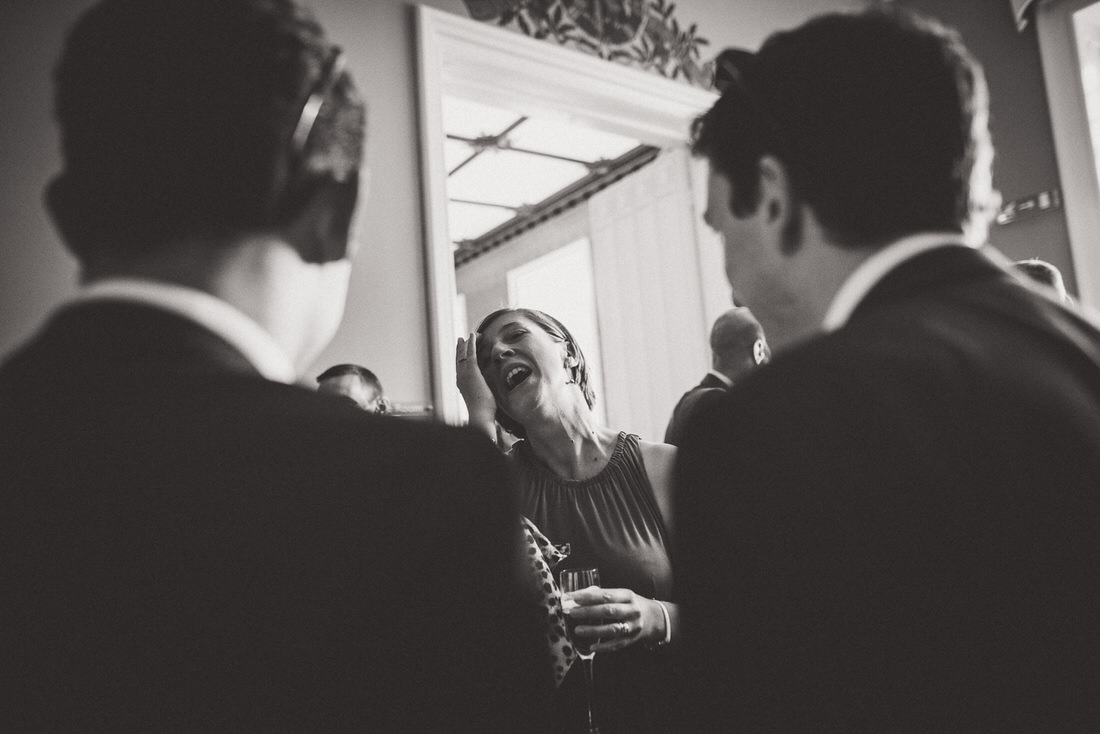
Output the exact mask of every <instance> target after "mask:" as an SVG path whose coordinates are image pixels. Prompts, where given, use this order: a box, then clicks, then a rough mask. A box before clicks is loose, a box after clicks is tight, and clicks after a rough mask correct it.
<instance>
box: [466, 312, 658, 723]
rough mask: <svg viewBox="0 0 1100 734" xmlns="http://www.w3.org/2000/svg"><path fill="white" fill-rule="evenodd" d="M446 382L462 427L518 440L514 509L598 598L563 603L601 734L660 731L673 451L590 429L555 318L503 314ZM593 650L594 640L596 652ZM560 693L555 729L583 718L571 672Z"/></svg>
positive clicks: (577, 374)
mask: <svg viewBox="0 0 1100 734" xmlns="http://www.w3.org/2000/svg"><path fill="white" fill-rule="evenodd" d="M456 359H457V368H458V383H459V389H460V390H461V392H462V396H463V398H464V399H465V401H466V405H467V407H468V409H469V412H470V422H471V425H475V426H480V427H482V428H486V429H487V430H488V431H489V432H492V430H493V429H492V428H491V427H492V426H493V425H494V420H495V421H496V422H497V423H499V424H500V425H501V427H502V428H503V429H504V430H506V431H508V432H509V433H511V434H513V435H514V436H516V437H517V438H519V439H520V440H519V441H517V442H516V444H515V445H514V446H513V447H512V449H511V450H510V452H509V455H510V456H511V457H512V461H514V462H515V464H516V466H517V469H518V476H519V477H520V481H519V492H520V511H521V512H522V513H523V514H524V515H525V516H527V517H528V518H530V519H531V520H532V521H533V522H534V524H535V525H537V526H538V527H539V528H540V529H541V530H542V531H543V532H544V533H546V535H547V536H548V537H549V538H551V539H552V540H553V541H554V542H555V543H559V544H564V543H568V544H569V547H570V554H569V556H568V558H566V559H565V560H564V561H562V563H561V565H560V566H559V569H567V568H588V567H596V568H598V569H599V571H600V578H601V580H602V583H603V587H602V588H597V589H588V590H585V591H580V592H576V593H574V594H572V595H571V596H572V599H573V601H575V602H576V603H577V606H576V607H573V608H572V610H571V612H570V614H571V616H572V618H573V619H574V620H575V621H576V622H577V624H578V626H577V627H576V629H575V632H574V636H575V637H577V638H578V639H584V640H586V641H588V642H592V643H594V644H592V649H593V650H594V651H595V652H596V653H598V654H597V655H596V666H595V669H596V673H595V680H596V696H595V702H596V704H595V707H596V717H597V719H598V721H599V725H600V729H601V731H602V733H603V734H620V733H625V732H650V731H654V732H657V731H667V730H668V727H669V725H670V721H671V710H670V706H671V702H672V696H673V693H674V689H675V683H676V681H675V680H674V677H673V669H672V668H673V666H672V660H671V657H670V653H669V651H668V650H667V649H665V648H666V646H667V645H668V643H669V642H670V641H675V639H676V628H677V621H678V613H677V609H676V605H675V604H673V603H671V602H669V601H668V598H669V594H670V591H671V587H672V570H671V566H670V563H669V555H668V546H669V544H670V542H671V538H670V536H669V533H670V531H671V528H672V517H671V514H670V512H671V506H672V496H671V489H672V482H671V477H672V465H673V461H674V459H675V452H676V449H675V448H674V447H672V446H669V445H667V444H657V443H649V442H646V441H642V440H640V439H639V438H638V437H637V436H635V435H632V434H628V433H625V432H621V431H616V430H613V429H610V428H607V427H605V426H602V425H599V423H598V422H597V420H596V417H595V414H594V413H593V411H592V405H593V403H594V400H595V398H594V396H593V394H592V390H591V388H590V387H589V384H588V370H587V366H586V364H585V359H584V354H583V352H582V351H581V349H580V347H579V346H578V345H577V343H576V341H575V340H574V339H573V337H572V335H571V334H570V333H569V331H568V329H566V328H565V326H564V325H562V324H561V323H560V322H559V321H558V320H557V319H555V318H553V317H552V316H549V315H548V314H545V313H543V312H541V311H536V310H533V309H524V308H517V309H502V310H499V311H494V312H493V313H491V314H489V315H488V316H486V317H485V319H484V320H483V321H482V322H481V325H480V326H479V327H478V330H477V334H476V335H474V334H471V335H470V338H469V339H459V340H458V345H457V355H456ZM597 640H598V642H597ZM573 667H574V670H572V671H571V672H570V674H569V675H568V676H566V679H565V682H564V684H563V685H562V687H561V689H560V695H561V697H562V703H561V706H559V712H561V713H562V714H563V717H564V719H563V721H562V722H561V723H562V727H563V729H565V728H571V729H572V730H573V731H579V730H580V729H577V728H575V724H573V722H572V721H569V720H568V719H570V718H576V717H580V716H582V715H583V712H584V696H583V680H581V679H582V678H583V671H582V670H580V666H579V665H574V666H573Z"/></svg>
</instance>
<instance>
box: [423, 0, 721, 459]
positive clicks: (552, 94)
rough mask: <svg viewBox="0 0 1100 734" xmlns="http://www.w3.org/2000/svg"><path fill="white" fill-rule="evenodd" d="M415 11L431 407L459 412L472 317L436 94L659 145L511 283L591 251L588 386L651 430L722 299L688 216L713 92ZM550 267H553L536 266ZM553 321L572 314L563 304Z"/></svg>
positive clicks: (695, 222)
mask: <svg viewBox="0 0 1100 734" xmlns="http://www.w3.org/2000/svg"><path fill="white" fill-rule="evenodd" d="M416 20H417V36H418V46H419V48H418V72H419V80H420V90H419V91H420V94H419V102H420V135H421V150H422V179H423V196H424V201H423V204H424V207H423V208H424V218H425V233H426V237H425V239H426V253H425V259H426V268H427V279H428V294H429V318H430V324H429V327H430V336H431V340H432V344H431V354H432V380H433V386H432V392H433V399H434V401H435V405H436V415H437V417H438V418H440V419H442V420H445V421H446V422H448V423H460V422H462V420H463V419H464V409H463V406H462V405H461V397H460V396H459V394H458V391H457V389H456V388H455V372H454V363H453V355H454V345H455V340H456V338H457V336H459V335H464V333H465V331H464V330H465V329H467V328H469V327H468V326H467V323H468V322H467V321H466V314H465V313H464V310H465V309H464V307H463V299H461V298H459V297H458V290H457V287H456V282H457V281H456V275H455V250H454V247H453V245H452V241H453V239H454V238H452V236H451V232H450V230H451V227H450V225H449V222H448V220H447V211H448V189H447V172H448V170H451V168H453V166H452V167H451V168H449V167H448V165H447V162H448V161H447V153H446V150H447V138H446V135H445V132H444V126H443V119H444V99H445V97H446V98H456V99H458V100H466V101H469V102H473V103H477V104H480V105H486V106H489V107H495V108H499V109H501V110H505V111H510V112H512V113H518V114H519V115H522V116H531V117H538V119H540V120H541V119H547V120H557V121H560V122H561V123H563V124H569V125H582V126H587V127H590V128H592V129H594V130H596V131H600V132H602V133H609V134H613V135H617V136H622V137H624V138H629V139H632V140H634V141H639V142H640V143H643V144H645V145H646V146H654V147H657V148H660V149H661V150H662V153H661V154H660V155H658V156H657V157H656V159H655V160H653V161H652V162H646V163H645V164H644V166H643V167H641V168H639V169H638V170H637V171H636V172H635V173H632V174H630V175H629V176H627V177H626V178H623V179H622V180H621V181H618V182H616V183H614V184H611V185H608V186H607V187H606V188H605V189H604V190H602V191H599V193H596V194H592V195H591V198H589V199H588V200H587V202H586V203H587V209H588V212H587V218H588V220H589V221H588V231H587V234H586V235H585V236H583V237H576V238H572V239H571V240H570V241H568V242H561V243H560V244H561V245H563V246H564V247H562V248H561V249H562V251H563V252H558V253H556V254H555V258H552V260H556V261H552V262H542V263H540V264H539V265H538V267H536V266H534V265H530V266H524V267H514V268H513V271H514V272H512V273H511V274H510V275H509V280H511V281H513V282H515V283H518V285H516V286H515V287H516V288H517V289H520V290H519V291H518V292H521V293H529V292H537V291H539V290H540V285H541V286H542V288H541V290H542V291H546V290H551V291H554V290H560V289H558V288H556V287H550V288H547V287H546V283H545V281H544V282H542V283H541V284H540V280H539V277H540V276H539V275H538V274H539V273H543V274H544V275H543V276H542V277H543V278H544V279H546V278H552V279H555V280H559V281H560V280H562V279H563V278H564V279H566V280H568V281H569V282H570V283H572V281H573V280H575V279H574V278H570V277H568V273H572V272H575V270H576V263H577V262H580V260H576V259H574V260H572V261H569V260H568V258H569V257H573V258H577V257H579V258H581V259H582V260H583V258H586V257H587V258H589V259H590V260H591V262H592V272H593V278H594V280H593V283H594V285H593V288H592V290H593V292H594V300H595V304H596V310H597V311H598V313H599V318H598V326H597V327H596V330H597V331H598V332H599V337H598V344H591V343H590V339H582V337H581V336H580V334H578V335H577V338H578V341H580V342H581V346H582V348H584V349H585V351H586V353H587V352H590V351H599V352H601V353H602V360H601V361H602V362H603V378H604V379H603V382H604V390H603V391H602V394H600V395H598V399H599V400H601V402H602V403H603V404H604V406H605V407H606V411H607V413H606V418H607V420H608V424H609V425H612V426H614V427H616V428H622V429H626V430H632V431H635V432H637V433H639V434H640V435H642V436H643V438H647V439H650V440H660V439H661V437H662V435H663V428H664V421H667V419H668V415H669V413H670V411H671V408H672V405H673V404H674V403H675V400H676V399H677V398H678V397H679V395H680V394H681V393H682V392H683V391H685V390H687V389H688V388H690V387H692V386H693V385H694V384H695V383H696V382H698V379H699V378H700V377H701V375H702V373H703V372H704V371H705V370H706V368H707V366H709V354H708V353H707V349H706V339H707V333H708V332H709V328H710V323H711V322H712V321H713V318H714V317H715V316H717V314H718V313H719V312H720V311H722V310H724V309H725V308H728V307H729V290H728V286H727V285H726V283H725V279H724V275H723V272H722V259H721V258H722V256H721V247H720V246H719V245H717V244H716V243H715V238H714V236H713V235H711V234H710V233H709V232H708V231H707V230H706V228H705V226H703V225H702V224H701V220H700V219H699V216H700V213H701V211H702V204H704V203H705V201H704V200H705V185H704V186H702V187H700V186H699V182H700V181H704V182H705V170H704V169H703V168H702V167H701V166H700V164H698V162H696V161H692V159H691V158H690V156H689V155H688V154H687V152H686V148H685V141H686V139H687V134H688V130H689V128H690V124H691V121H692V120H694V118H695V117H696V116H697V115H698V114H700V113H701V112H703V111H705V110H706V109H708V108H709V107H710V106H711V105H712V104H713V102H714V100H715V96H714V94H713V93H711V92H708V91H704V90H701V89H697V88H695V87H691V86H688V85H686V84H683V83H679V82H673V81H670V80H668V79H665V78H662V77H659V76H656V75H654V74H649V73H646V72H643V71H639V70H637V69H633V68H630V67H626V66H623V65H620V64H617V63H613V62H608V61H605V60H602V59H599V58H596V57H592V56H586V55H584V54H582V53H580V52H577V51H573V50H569V49H565V48H562V47H559V46H556V45H554V44H552V43H550V42H546V41H538V40H534V39H531V38H528V37H526V36H522V35H519V34H517V33H513V32H510V31H507V30H503V29H501V28H498V27H496V26H492V25H488V24H484V23H479V22H476V21H473V20H470V19H468V18H463V17H461V16H458V15H454V14H451V13H445V12H442V11H438V10H435V9H431V8H426V7H423V6H418V7H417V8H416ZM452 162H453V161H452ZM507 246H508V244H505V245H504V246H503V247H501V248H500V249H501V250H503V249H505V248H506V247H507ZM585 248H588V249H587V250H586V249H585ZM578 252H579V253H580V254H578ZM586 253H587V254H586ZM474 262H476V260H475V261H474ZM569 262H572V263H573V264H568V263H569ZM552 273H559V275H558V276H557V277H556V278H554V277H553V276H549V275H546V274H552ZM577 279H579V280H581V281H583V278H577ZM523 289H526V290H523ZM471 305H472V304H471ZM475 310H476V311H477V312H476V313H475V312H473V311H471V312H470V313H469V321H470V322H472V323H473V325H476V323H477V321H478V319H480V318H481V316H483V315H484V313H481V311H482V310H485V309H484V307H483V306H475ZM547 310H550V311H551V313H553V311H552V310H551V309H547ZM555 315H560V314H555ZM562 320H563V321H564V322H565V323H566V325H567V326H569V327H570V328H571V329H572V328H573V327H574V324H572V323H570V321H569V319H568V317H563V319H562ZM658 424H659V425H658Z"/></svg>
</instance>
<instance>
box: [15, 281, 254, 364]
mask: <svg viewBox="0 0 1100 734" xmlns="http://www.w3.org/2000/svg"><path fill="white" fill-rule="evenodd" d="M20 356H22V357H24V358H27V359H30V361H31V362H33V363H39V364H42V363H44V364H51V365H57V364H69V365H71V366H73V367H75V368H78V369H80V370H86V371H89V372H91V371H96V372H104V371H105V372H109V373H111V374H116V375H119V376H120V379H124V378H123V377H121V376H125V375H130V374H134V373H137V372H149V373H151V372H159V373H163V374H166V375H168V374H176V375H182V374H204V375H212V374H240V375H245V376H249V377H263V375H262V374H261V373H260V372H259V370H257V369H256V367H255V366H254V365H253V364H252V363H251V362H250V361H249V360H248V358H247V357H246V356H245V355H244V354H242V353H241V352H240V350H238V349H237V348H236V347H234V346H233V345H232V344H230V343H229V342H227V341H226V340H225V339H223V338H222V337H220V336H218V335H217V334H215V333H214V332H212V331H210V330H209V329H206V328H205V327H203V326H200V325H199V324H197V323H195V322H194V321H191V320H190V319H187V318H185V317H183V316H180V315H179V314H176V313H172V312H169V311H165V310H163V309H160V308H156V307H154V306H148V305H144V304H140V303H136V302H124V301H106V300H104V301H88V302H85V303H79V304H73V305H71V306H69V307H66V308H64V309H62V310H61V311H59V312H58V313H57V314H56V315H55V316H54V317H53V318H52V319H51V320H50V321H49V323H48V324H47V326H46V328H45V330H44V331H43V332H42V333H41V334H40V335H39V336H38V337H36V338H35V339H34V340H33V341H32V342H31V343H30V344H29V345H28V346H27V347H26V348H25V349H24V350H23V352H22V353H21V354H20V355H16V357H15V358H14V359H13V362H15V363H18V362H19V361H20V359H19V357H20Z"/></svg>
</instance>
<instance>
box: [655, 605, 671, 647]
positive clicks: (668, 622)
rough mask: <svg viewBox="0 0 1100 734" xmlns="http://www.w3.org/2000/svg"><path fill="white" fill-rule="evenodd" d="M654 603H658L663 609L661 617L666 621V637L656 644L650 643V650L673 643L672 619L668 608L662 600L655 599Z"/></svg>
mask: <svg viewBox="0 0 1100 734" xmlns="http://www.w3.org/2000/svg"><path fill="white" fill-rule="evenodd" d="M653 601H655V602H657V605H658V606H660V607H661V616H662V617H664V619H665V636H664V637H663V638H662V639H660V640H657V641H656V642H653V643H650V648H657V647H665V646H666V645H668V643H670V642H672V619H671V617H669V615H668V607H667V606H665V603H664V602H663V601H661V600H660V599H654V600H653Z"/></svg>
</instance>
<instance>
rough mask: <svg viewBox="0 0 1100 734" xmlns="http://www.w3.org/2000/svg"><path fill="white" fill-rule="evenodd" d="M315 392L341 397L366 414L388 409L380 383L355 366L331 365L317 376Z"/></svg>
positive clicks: (388, 405)
mask: <svg viewBox="0 0 1100 734" xmlns="http://www.w3.org/2000/svg"><path fill="white" fill-rule="evenodd" d="M317 392H319V393H323V394H325V395H335V396H338V397H341V398H343V399H344V400H347V401H350V402H351V403H353V404H354V405H355V406H356V407H358V408H361V409H362V410H365V411H367V412H368V413H387V412H389V409H390V404H389V400H387V399H386V396H385V395H384V394H383V392H382V383H381V381H380V380H379V379H378V377H377V376H376V375H375V374H374V373H373V372H371V371H370V370H368V369H367V368H366V367H360V366H359V365H357V364H338V365H333V366H332V367H329V368H328V369H327V370H325V371H324V372H322V373H321V374H319V375H317Z"/></svg>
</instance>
